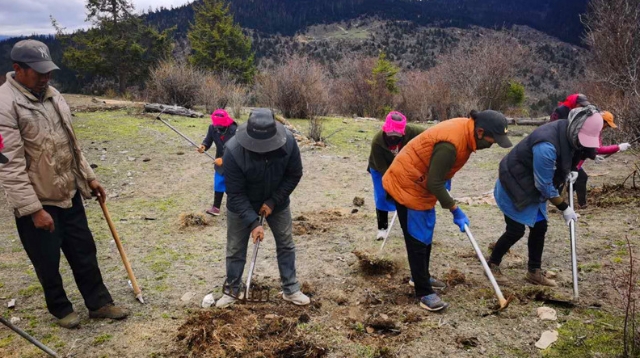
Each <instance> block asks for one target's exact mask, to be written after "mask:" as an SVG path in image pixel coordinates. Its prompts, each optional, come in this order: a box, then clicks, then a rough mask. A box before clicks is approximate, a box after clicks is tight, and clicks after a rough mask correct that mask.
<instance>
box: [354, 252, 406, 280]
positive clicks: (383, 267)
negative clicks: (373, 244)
mask: <svg viewBox="0 0 640 358" xmlns="http://www.w3.org/2000/svg"><path fill="white" fill-rule="evenodd" d="M353 254H354V255H356V257H357V258H358V261H359V262H360V270H361V271H362V272H363V273H365V274H367V275H384V274H389V273H393V272H395V271H396V269H397V268H398V265H396V263H395V262H393V261H392V260H389V259H386V258H383V257H378V256H375V255H372V254H369V253H366V252H364V251H358V250H355V251H353Z"/></svg>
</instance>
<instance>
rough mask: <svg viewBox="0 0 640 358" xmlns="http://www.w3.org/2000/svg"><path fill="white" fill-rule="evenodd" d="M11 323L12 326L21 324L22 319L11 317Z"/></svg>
mask: <svg viewBox="0 0 640 358" xmlns="http://www.w3.org/2000/svg"><path fill="white" fill-rule="evenodd" d="M9 322H11V324H17V323H18V322H20V317H11V319H10V320H9Z"/></svg>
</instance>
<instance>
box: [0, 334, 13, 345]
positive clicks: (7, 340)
mask: <svg viewBox="0 0 640 358" xmlns="http://www.w3.org/2000/svg"><path fill="white" fill-rule="evenodd" d="M13 337H14V336H13V334H9V335H8V336H6V337H4V338H2V339H0V348H5V347H7V346H8V345H10V344H11V342H13Z"/></svg>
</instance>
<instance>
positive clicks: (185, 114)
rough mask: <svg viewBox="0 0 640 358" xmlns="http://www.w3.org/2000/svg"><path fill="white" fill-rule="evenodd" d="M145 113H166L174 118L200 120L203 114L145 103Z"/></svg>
mask: <svg viewBox="0 0 640 358" xmlns="http://www.w3.org/2000/svg"><path fill="white" fill-rule="evenodd" d="M144 111H145V112H151V113H166V114H171V115H174V116H183V117H191V118H202V117H204V114H202V113H200V112H196V111H192V110H190V109H188V108H184V107H180V106H168V105H166V104H160V103H147V104H145V105H144Z"/></svg>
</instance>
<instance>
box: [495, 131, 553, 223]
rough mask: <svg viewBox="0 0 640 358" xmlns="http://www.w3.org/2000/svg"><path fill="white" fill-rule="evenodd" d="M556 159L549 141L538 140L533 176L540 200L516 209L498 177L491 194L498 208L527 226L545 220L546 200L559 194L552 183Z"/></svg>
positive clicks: (534, 154) (534, 153) (534, 147)
mask: <svg viewBox="0 0 640 358" xmlns="http://www.w3.org/2000/svg"><path fill="white" fill-rule="evenodd" d="M557 159H558V155H557V153H556V148H555V147H554V146H553V145H552V144H551V143H549V142H540V143H538V144H536V145H534V146H533V178H534V183H535V187H536V189H537V190H538V192H540V195H541V198H540V199H541V200H540V201H537V202H532V203H530V204H529V205H527V206H525V207H524V208H522V209H518V208H517V207H516V205H515V203H514V202H513V200H511V198H510V197H509V195H508V194H507V192H506V190H505V189H504V187H503V186H502V183H500V179H498V181H497V182H496V187H495V189H494V191H493V195H494V197H495V198H496V203H497V204H498V207H499V208H500V210H502V212H503V213H504V214H505V215H506V216H508V217H509V218H511V219H513V220H515V221H517V222H519V223H521V224H523V225H527V226H529V227H533V226H534V225H535V224H536V222H538V221H541V220H546V219H547V200H549V199H550V198H555V197H557V196H560V194H559V192H558V188H556V186H555V185H554V183H553V178H554V174H555V171H556V161H557Z"/></svg>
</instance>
